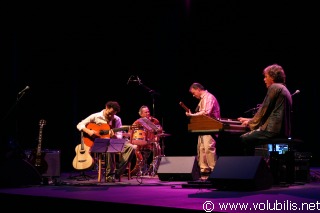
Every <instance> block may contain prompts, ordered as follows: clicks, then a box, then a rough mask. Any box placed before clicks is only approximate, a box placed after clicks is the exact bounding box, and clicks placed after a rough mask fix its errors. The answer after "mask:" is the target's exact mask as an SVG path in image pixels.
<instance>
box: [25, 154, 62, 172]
mask: <svg viewBox="0 0 320 213" xmlns="http://www.w3.org/2000/svg"><path fill="white" fill-rule="evenodd" d="M32 152H33V150H30V149H28V150H25V151H24V153H25V155H26V157H27V159H30V155H31V154H32ZM41 153H42V154H43V155H44V160H45V161H46V163H47V165H48V169H47V170H46V171H45V172H44V173H43V174H41V175H42V177H60V150H50V149H44V150H41Z"/></svg>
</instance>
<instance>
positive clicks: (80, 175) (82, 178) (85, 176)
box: [69, 171, 94, 181]
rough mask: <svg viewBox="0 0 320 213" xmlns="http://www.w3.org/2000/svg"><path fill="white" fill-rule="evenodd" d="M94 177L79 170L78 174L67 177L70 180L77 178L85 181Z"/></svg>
mask: <svg viewBox="0 0 320 213" xmlns="http://www.w3.org/2000/svg"><path fill="white" fill-rule="evenodd" d="M93 178H94V177H92V176H90V175H87V174H85V172H84V171H81V172H80V174H79V175H75V176H70V177H69V179H72V180H77V181H85V180H90V179H93Z"/></svg>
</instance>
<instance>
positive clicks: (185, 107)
mask: <svg viewBox="0 0 320 213" xmlns="http://www.w3.org/2000/svg"><path fill="white" fill-rule="evenodd" d="M179 104H180V106H182V108H183V109H184V110H185V111H186V112H189V111H190V109H189V108H188V107H187V106H186V105H184V103H183V102H182V101H180V102H179Z"/></svg>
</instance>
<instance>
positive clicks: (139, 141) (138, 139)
mask: <svg viewBox="0 0 320 213" xmlns="http://www.w3.org/2000/svg"><path fill="white" fill-rule="evenodd" d="M131 143H132V144H134V145H139V146H144V145H147V143H148V142H147V138H146V132H145V131H144V130H143V129H134V130H133V136H132V141H131Z"/></svg>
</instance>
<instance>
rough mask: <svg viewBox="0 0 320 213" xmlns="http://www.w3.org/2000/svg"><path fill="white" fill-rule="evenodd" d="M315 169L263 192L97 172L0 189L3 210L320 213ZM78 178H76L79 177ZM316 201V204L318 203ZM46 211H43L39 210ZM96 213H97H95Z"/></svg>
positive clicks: (155, 177) (203, 181) (319, 181)
mask: <svg viewBox="0 0 320 213" xmlns="http://www.w3.org/2000/svg"><path fill="white" fill-rule="evenodd" d="M319 171H320V169H319V168H311V170H310V172H311V180H310V182H308V183H295V184H290V185H289V184H283V185H276V186H272V187H271V188H269V189H266V190H256V191H237V190H234V191H233V190H228V191H224V190H218V189H215V188H213V187H212V185H210V183H208V180H207V179H206V177H202V179H200V180H197V181H161V180H160V179H159V178H158V176H157V175H156V176H141V177H136V176H134V177H132V179H130V180H129V179H128V177H126V176H123V177H122V179H121V182H115V183H106V182H98V179H97V172H96V171H87V172H86V173H85V174H86V175H88V176H86V177H83V176H81V173H77V172H65V173H62V174H61V175H60V176H59V177H56V178H53V179H51V178H50V179H49V181H48V183H41V184H39V185H23V186H10V187H2V188H0V198H1V200H2V205H1V206H2V207H3V208H9V209H10V210H20V209H21V210H26V209H27V208H33V207H37V206H41V207H45V209H46V210H49V209H50V210H60V209H62V208H64V207H66V206H69V207H72V210H78V209H79V210H84V209H83V208H89V209H90V208H92V209H91V211H97V209H96V208H102V211H103V210H113V211H114V210H115V208H116V210H130V211H131V210H134V211H135V210H139V211H140V210H143V211H146V210H150V211H156V210H166V209H170V210H175V212H190V211H191V212H194V211H199V212H203V211H204V210H205V211H206V212H260V211H262V210H264V211H270V212H271V211H274V210H277V211H278V212H279V211H280V210H282V211H280V212H292V211H294V210H300V212H301V211H304V210H306V209H309V210H315V209H317V210H320V205H319V202H320V180H319ZM79 175H80V176H79ZM317 202H318V204H316V203H317ZM43 210H44V209H43ZM99 211H100V210H99Z"/></svg>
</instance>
